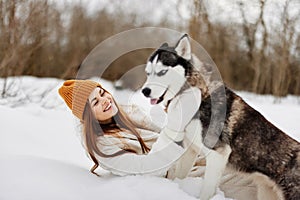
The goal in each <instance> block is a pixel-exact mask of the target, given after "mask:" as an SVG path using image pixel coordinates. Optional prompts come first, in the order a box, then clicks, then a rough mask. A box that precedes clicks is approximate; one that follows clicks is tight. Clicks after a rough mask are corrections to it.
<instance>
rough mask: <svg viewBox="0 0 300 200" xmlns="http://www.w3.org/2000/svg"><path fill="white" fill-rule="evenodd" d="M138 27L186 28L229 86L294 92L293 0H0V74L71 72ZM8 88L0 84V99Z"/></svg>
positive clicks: (135, 56)
mask: <svg viewBox="0 0 300 200" xmlns="http://www.w3.org/2000/svg"><path fill="white" fill-rule="evenodd" d="M146 26H153V27H164V28H170V29H174V30H177V31H180V32H185V33H188V34H189V35H190V36H191V37H192V38H193V39H194V40H196V41H198V42H199V43H200V44H201V45H202V46H203V47H204V48H205V49H206V51H207V52H208V53H209V55H210V56H211V57H212V59H213V61H214V62H215V63H216V65H217V66H218V68H219V71H220V72H221V75H222V78H223V80H224V82H225V83H226V84H227V85H229V86H230V87H231V88H233V89H236V90H245V91H251V92H255V93H259V94H273V95H275V96H286V95H287V94H295V95H299V94H300V78H299V77H300V0H284V1H279V0H255V1H246V0H226V1H217V0H188V1H186V0H172V1H162V2H161V1H159V0H152V1H138V0H125V1H124V0H116V1H108V0H102V1H88V0H81V1H71V0H65V1H58V0H1V1H0V77H2V78H6V77H9V76H21V75H31V76H37V77H56V78H62V79H68V78H75V77H76V72H77V70H78V66H79V65H80V63H81V62H82V61H83V59H84V58H85V57H86V56H87V55H88V53H89V52H90V51H91V50H92V49H93V48H94V47H95V46H96V45H97V44H99V43H100V42H101V41H103V40H105V39H107V38H108V37H110V36H112V35H114V34H117V33H120V32H122V31H125V30H129V29H133V28H137V27H146ZM154 37H159V35H155V36H154ZM152 51H153V49H144V50H137V51H133V52H130V53H128V54H125V55H123V56H121V57H120V58H118V59H117V60H116V61H115V62H113V63H112V64H111V66H110V68H109V70H108V71H106V73H105V74H103V78H105V79H108V80H112V81H114V80H117V79H119V78H120V77H121V76H122V74H124V73H125V72H126V71H128V70H129V69H130V68H132V67H135V66H137V65H141V64H144V63H145V61H146V59H147V57H148V56H149V54H150V53H151V52H152ZM120 65H122V67H119V66H120ZM140 77H141V79H143V78H145V77H144V76H140ZM125 86H126V83H125ZM127 86H128V87H132V86H131V85H130V83H127ZM9 88H10V86H9V85H7V82H6V81H4V83H3V85H0V91H1V96H2V97H5V95H7V94H9V91H8V90H9Z"/></svg>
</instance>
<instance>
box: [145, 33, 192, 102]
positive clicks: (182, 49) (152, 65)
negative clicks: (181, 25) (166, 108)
mask: <svg viewBox="0 0 300 200" xmlns="http://www.w3.org/2000/svg"><path fill="white" fill-rule="evenodd" d="M191 58H192V54H191V45H190V41H189V37H188V35H187V34H185V35H183V36H182V37H181V38H180V39H179V41H178V42H177V44H176V45H175V47H170V46H169V45H168V44H167V43H164V44H162V45H161V47H159V48H158V49H157V50H155V51H154V53H153V54H152V55H151V56H150V58H149V60H148V62H147V65H146V69H145V71H146V73H147V80H146V82H145V84H144V86H143V88H142V93H143V94H144V95H145V96H146V97H148V98H150V99H151V104H158V103H160V102H163V103H167V102H168V101H169V100H170V99H172V98H173V97H174V96H175V95H176V94H177V93H178V92H179V91H180V89H181V88H182V86H183V85H184V83H185V82H186V75H187V74H188V72H189V70H191V68H192V64H191V63H190V61H191Z"/></svg>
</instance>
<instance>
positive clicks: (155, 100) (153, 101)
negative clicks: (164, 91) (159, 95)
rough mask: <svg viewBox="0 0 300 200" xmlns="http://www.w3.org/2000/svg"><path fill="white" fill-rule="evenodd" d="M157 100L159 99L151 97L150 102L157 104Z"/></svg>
mask: <svg viewBox="0 0 300 200" xmlns="http://www.w3.org/2000/svg"><path fill="white" fill-rule="evenodd" d="M157 101H158V99H151V100H150V103H151V104H152V105H155V104H157Z"/></svg>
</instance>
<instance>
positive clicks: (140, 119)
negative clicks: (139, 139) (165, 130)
mask: <svg viewBox="0 0 300 200" xmlns="http://www.w3.org/2000/svg"><path fill="white" fill-rule="evenodd" d="M120 107H121V108H122V109H123V111H124V112H125V113H126V114H127V116H128V117H129V119H130V120H131V121H132V122H133V123H134V124H135V125H136V126H137V128H141V129H147V130H150V131H154V132H160V131H161V129H162V127H161V126H159V125H158V124H157V123H155V122H154V121H153V120H152V119H151V117H150V116H149V115H147V114H146V111H145V110H143V109H142V108H141V107H140V106H138V105H120ZM163 114H164V113H162V115H163ZM163 117H164V116H160V118H163Z"/></svg>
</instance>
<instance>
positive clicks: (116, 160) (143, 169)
mask: <svg viewBox="0 0 300 200" xmlns="http://www.w3.org/2000/svg"><path fill="white" fill-rule="evenodd" d="M117 140H118V139H114V138H110V139H107V138H106V141H102V142H100V143H99V147H100V148H101V151H102V152H103V153H115V152H117V151H121V150H123V149H122V148H121V147H120V146H119V145H117V143H118V141H117ZM160 140H164V145H163V146H160V149H157V151H155V152H153V153H150V154H148V155H137V154H135V153H124V154H121V155H118V156H114V157H108V158H104V157H100V156H97V159H98V160H99V163H100V165H101V167H103V168H104V169H106V170H109V171H111V172H112V173H114V174H117V175H121V176H123V175H129V174H151V175H156V176H163V175H165V174H166V172H167V170H168V169H169V168H170V167H171V166H172V164H173V163H174V162H175V161H176V160H177V159H179V157H180V156H181V155H182V154H183V152H184V149H183V148H182V147H181V146H179V145H177V144H176V143H174V142H173V141H172V140H171V139H169V138H168V137H167V136H165V135H160ZM103 142H104V143H105V146H102V145H103ZM101 143H102V144H101ZM109 143H110V145H109Z"/></svg>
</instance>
